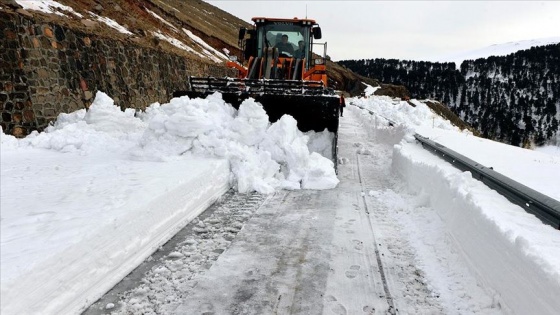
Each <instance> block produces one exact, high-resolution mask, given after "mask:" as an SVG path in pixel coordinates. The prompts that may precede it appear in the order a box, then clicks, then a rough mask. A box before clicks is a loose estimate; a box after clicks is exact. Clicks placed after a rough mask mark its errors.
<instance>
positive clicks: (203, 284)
mask: <svg viewBox="0 0 560 315" xmlns="http://www.w3.org/2000/svg"><path fill="white" fill-rule="evenodd" d="M345 112H346V113H345V114H346V116H345V117H343V118H341V126H340V132H339V159H340V160H341V162H342V163H341V164H339V179H340V184H339V185H338V187H337V188H336V189H333V190H323V191H312V190H299V191H278V192H276V193H274V194H272V195H268V196H263V195H256V194H255V195H237V194H230V196H229V197H227V198H230V199H231V198H233V199H236V200H237V205H236V206H232V205H230V204H229V201H228V200H224V202H223V203H221V204H218V205H217V206H215V207H213V208H212V209H209V210H208V211H207V213H205V214H204V215H203V216H201V218H199V220H197V221H196V222H193V223H191V224H189V226H188V227H187V228H186V229H185V230H184V231H182V235H181V236H179V238H178V239H177V238H175V239H174V240H173V241H172V242H171V243H170V244H168V245H166V248H164V249H162V251H161V253H159V254H155V255H154V256H152V258H151V259H149V261H147V262H145V263H144V264H143V266H141V267H139V269H138V270H137V271H135V272H134V273H133V274H131V275H130V276H129V277H127V279H125V280H124V281H123V283H121V284H119V285H118V286H117V287H115V289H113V290H112V291H111V292H109V293H108V294H107V295H106V296H105V297H103V298H102V299H101V300H100V301H98V302H97V303H95V304H94V305H92V307H90V309H88V310H87V311H86V312H85V314H108V313H113V314H415V313H422V314H426V313H428V314H441V313H454V312H452V311H451V312H450V308H449V307H447V308H445V307H444V305H442V300H444V299H445V297H444V296H442V297H440V293H439V292H441V291H445V289H444V288H442V287H441V285H440V286H439V287H438V284H436V283H430V280H429V279H427V277H426V276H425V272H424V271H423V270H421V268H419V267H418V266H417V265H418V253H417V249H416V248H415V247H413V246H412V245H411V244H410V243H409V241H408V239H410V238H409V237H407V235H405V234H406V231H404V230H403V227H402V226H401V225H400V224H399V222H398V220H397V219H396V217H395V216H394V215H392V214H391V213H392V212H394V209H391V208H390V204H387V203H383V202H377V201H376V198H375V196H376V194H378V192H380V191H393V190H395V191H398V186H399V179H398V178H394V175H393V174H392V173H391V154H392V146H393V145H394V144H395V143H397V142H398V141H399V140H400V139H401V138H402V131H400V130H399V129H398V128H393V129H382V130H381V129H375V128H369V127H367V126H363V125H361V124H360V120H359V119H358V117H357V115H359V114H358V111H354V110H352V109H351V108H350V109H349V110H347V111H345ZM227 198H226V199H227ZM403 200H405V201H406V200H408V199H406V198H405V199H403ZM449 268H450V271H449V272H450V273H457V276H456V277H455V278H453V279H452V280H450V281H451V282H456V283H459V284H461V283H467V282H469V283H470V282H474V283H476V281H475V280H474V279H473V278H472V277H471V279H466V280H465V279H464V278H468V277H470V276H469V275H468V273H465V272H462V273H461V272H456V271H454V269H453V268H454V267H449ZM463 287H465V288H468V285H464V286H463ZM444 294H447V295H452V294H453V292H447V293H445V292H444ZM457 294H458V295H459V297H456V298H452V299H451V300H454V299H459V300H461V299H462V300H463V301H462V302H461V301H459V302H460V303H459V306H458V307H457V309H461V308H462V309H463V311H466V313H484V314H499V309H496V308H495V307H494V306H492V305H490V306H489V307H488V308H486V309H480V308H479V307H478V306H476V305H477V303H474V304H475V306H472V307H471V308H470V309H469V307H468V306H467V307H465V306H464V305H465V304H469V303H471V302H472V299H473V298H476V297H478V296H481V295H480V294H478V295H477V294H472V295H469V294H467V293H465V292H463V291H461V290H459V291H458V292H457ZM481 298H482V299H488V297H487V296H484V294H482V297H481ZM447 300H450V299H449V298H448V299H447ZM453 303H457V302H456V301H455V302H453V301H452V302H451V304H453ZM448 304H449V303H448ZM471 304H472V303H471ZM479 304H480V303H479ZM469 305H470V304H469ZM458 313H461V311H458Z"/></svg>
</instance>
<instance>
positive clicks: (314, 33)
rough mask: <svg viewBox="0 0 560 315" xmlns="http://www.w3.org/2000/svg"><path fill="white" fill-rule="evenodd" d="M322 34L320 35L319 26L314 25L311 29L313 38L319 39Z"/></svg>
mask: <svg viewBox="0 0 560 315" xmlns="http://www.w3.org/2000/svg"><path fill="white" fill-rule="evenodd" d="M321 37H322V35H321V28H320V27H315V28H314V29H313V38H314V39H321Z"/></svg>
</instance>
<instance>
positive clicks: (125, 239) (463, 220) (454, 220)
mask: <svg viewBox="0 0 560 315" xmlns="http://www.w3.org/2000/svg"><path fill="white" fill-rule="evenodd" d="M414 102H415V104H416V105H417V106H416V107H412V106H410V105H408V104H407V103H406V102H401V101H397V100H392V99H390V98H388V97H375V96H372V97H368V98H366V99H364V98H360V99H349V100H347V103H348V104H354V105H359V106H361V107H364V108H367V109H369V110H370V111H373V112H375V113H376V115H371V114H370V113H369V112H368V111H365V110H361V109H358V108H357V107H353V106H350V108H348V110H349V111H351V116H352V117H353V118H347V117H346V116H348V115H345V117H343V118H341V133H342V132H343V130H346V131H345V132H347V134H345V137H347V140H346V141H349V143H355V144H356V147H355V150H356V152H358V153H359V154H360V155H361V156H364V157H367V156H374V154H373V153H374V151H375V150H374V149H375V148H374V147H369V146H368V145H367V144H366V145H364V144H360V143H365V142H368V141H369V142H372V143H373V142H375V141H376V139H385V140H384V141H386V138H387V134H390V135H391V137H393V138H392V139H391V141H392V143H397V145H395V146H394V147H392V148H391V147H389V149H387V150H388V153H387V154H385V155H378V156H376V158H375V159H374V158H369V159H367V158H364V160H363V161H366V162H367V163H372V164H371V165H378V166H379V165H381V166H382V168H383V169H387V172H388V173H387V174H389V173H391V172H393V174H397V175H398V176H399V178H400V180H399V182H398V183H393V184H392V185H391V186H390V187H378V188H376V189H370V188H368V187H365V186H364V189H365V190H364V191H363V195H364V197H365V198H368V200H369V202H371V203H375V204H379V205H382V206H383V207H384V208H385V209H386V212H387V216H388V218H391V220H394V222H393V223H391V224H394V226H398V228H397V229H398V230H399V231H402V232H399V233H402V235H400V236H402V237H405V238H406V242H408V243H409V244H410V247H411V249H410V251H411V254H409V256H410V257H412V258H410V259H412V260H414V261H415V263H416V264H417V268H418V269H419V270H420V271H421V272H422V273H424V274H425V279H426V281H428V284H427V286H428V288H429V289H430V290H431V292H432V293H433V295H432V293H430V294H429V296H431V297H433V296H436V293H438V294H439V295H441V296H442V301H439V302H438V303H439V304H441V305H442V306H441V307H442V309H443V310H445V313H450V314H459V313H464V312H466V313H480V314H489V313H496V312H502V311H504V312H506V313H507V312H513V313H518V314H526V313H535V314H536V313H538V314H554V313H555V311H556V310H557V309H560V300H558V299H557V296H560V235H559V234H560V233H558V231H557V230H554V229H553V228H551V227H549V226H545V225H543V224H542V223H540V221H538V220H537V219H536V218H535V217H534V216H532V215H529V214H526V213H525V212H524V211H523V210H522V209H521V208H519V207H517V206H514V205H512V204H511V203H509V202H508V201H507V200H505V199H504V198H503V197H501V196H500V195H498V194H497V193H495V192H494V191H492V190H490V189H488V188H486V187H485V186H484V185H482V184H480V183H479V182H478V181H476V180H474V179H472V178H471V176H470V174H469V173H464V172H460V171H458V170H455V169H454V168H452V167H451V166H449V165H448V164H447V163H445V162H443V161H442V160H440V159H439V158H437V157H435V156H433V155H431V154H430V153H429V152H427V151H424V150H422V149H421V147H420V146H419V145H418V144H416V143H415V141H414V140H413V137H412V134H413V133H414V132H419V133H421V134H423V135H424V136H428V137H430V138H432V139H434V140H435V141H438V142H440V143H442V144H443V145H445V146H448V147H450V148H451V149H454V150H457V151H459V152H460V153H462V154H464V155H467V156H469V157H471V158H472V159H474V160H476V161H478V162H480V163H482V164H485V165H487V166H493V167H494V169H495V170H496V171H498V172H501V173H503V174H504V175H506V176H509V177H511V178H513V179H515V180H518V181H520V182H522V183H523V184H525V185H527V186H529V187H532V188H534V189H536V190H538V191H541V192H543V193H545V194H547V195H549V196H550V197H552V198H555V199H556V200H560V191H559V188H558V187H559V186H558V185H557V178H559V176H560V157H559V156H554V155H549V154H545V153H542V152H535V151H529V150H524V149H520V148H513V147H509V146H505V145H502V144H499V143H495V142H492V141H487V140H482V139H479V138H476V137H474V136H472V135H470V134H468V133H464V132H461V131H459V130H457V129H456V128H455V127H453V126H451V124H450V123H449V122H448V121H445V120H443V119H441V118H440V117H438V116H436V115H434V114H433V113H432V112H431V111H430V110H429V109H428V107H426V106H425V105H424V104H422V103H421V102H418V101H414ZM346 119H348V120H347V121H345V120H346ZM351 119H354V120H351ZM386 119H390V120H391V121H394V122H397V123H398V124H399V127H397V128H400V129H399V130H401V131H400V132H398V133H396V134H395V133H391V132H389V131H388V130H390V128H394V127H388V124H387V123H386V122H387V121H386ZM356 120H357V121H359V122H360V124H358V125H356V122H355V121H356ZM346 123H348V124H349V125H348V126H351V128H350V127H347V128H346V129H344V128H342V127H343V126H345V124H346ZM352 128H354V129H355V128H364V129H367V130H368V133H367V134H368V135H370V136H371V139H364V138H363V133H361V134H360V133H358V132H356V133H353V132H352V131H351V130H352ZM1 136H2V138H1V222H0V224H1V252H2V255H1V277H0V278H1V290H2V291H1V294H2V299H1V301H2V302H1V303H2V304H1V311H2V314H4V313H5V314H63V313H64V314H66V313H68V314H75V313H79V312H80V311H82V310H83V309H84V308H85V307H87V306H88V305H89V304H91V303H93V302H94V301H95V300H97V299H98V298H99V297H100V296H101V295H102V294H103V293H104V292H106V291H107V290H108V289H110V288H111V287H112V286H113V285H114V284H115V283H116V282H118V281H119V280H120V279H121V278H122V277H124V276H125V275H126V274H127V273H128V272H130V271H131V270H132V269H134V268H135V267H136V265H137V264H138V263H139V262H140V261H141V260H142V259H145V258H147V257H149V256H150V255H151V254H152V252H153V251H154V250H156V249H157V248H158V247H159V246H161V245H162V244H163V243H164V242H165V241H166V240H167V239H169V237H171V236H172V235H173V233H174V232H175V231H177V230H178V229H179V228H181V227H182V226H184V225H185V224H187V223H188V222H189V221H190V220H192V219H193V218H194V217H195V216H196V215H197V214H198V213H200V211H202V210H203V209H204V208H205V207H206V206H207V205H208V204H209V203H211V202H213V201H214V200H216V198H217V197H218V196H219V195H221V194H222V193H223V192H224V191H225V190H226V189H228V188H229V187H233V188H234V189H235V190H237V191H239V192H250V191H257V192H261V193H268V194H270V193H273V192H275V191H279V190H281V189H289V190H300V189H334V190H333V192H336V191H337V190H338V189H340V188H339V187H338V186H337V185H338V184H339V178H337V177H336V175H335V174H334V169H333V164H332V162H330V161H329V160H328V159H326V158H324V157H322V156H321V155H319V154H317V153H310V152H311V151H310V148H311V149H312V151H316V152H323V151H325V148H326V147H327V146H328V145H329V143H330V137H331V136H332V135H329V134H328V133H327V132H325V133H317V134H315V133H310V134H307V135H304V134H302V133H301V132H299V131H298V130H297V129H296V125H295V121H294V120H293V119H292V118H291V117H287V116H286V117H284V118H282V119H281V120H280V121H278V122H277V123H275V124H272V125H270V124H269V123H268V119H267V117H266V115H265V113H264V111H263V110H262V108H261V107H260V106H259V105H258V104H257V103H255V102H254V101H251V100H248V101H246V102H245V103H244V104H243V105H242V106H241V108H240V110H239V111H236V110H235V109H233V108H232V107H230V106H229V105H227V104H225V103H224V102H223V101H222V100H221V98H220V96H219V94H216V95H213V96H210V97H208V99H206V100H201V99H196V100H189V99H188V98H187V97H183V98H179V99H173V100H171V101H170V103H168V104H153V105H152V106H150V107H149V108H148V109H147V110H146V112H142V113H140V112H138V113H135V112H134V111H132V110H127V111H125V112H121V111H120V109H119V108H118V107H116V106H114V105H113V102H112V100H111V99H110V98H109V97H108V96H107V95H104V94H103V93H98V94H97V95H96V99H95V102H94V104H93V105H92V107H91V108H90V110H89V111H88V112H85V111H83V110H82V111H78V112H75V113H72V114H62V115H60V116H59V118H58V120H57V122H56V124H55V125H54V126H52V127H50V128H48V130H46V131H45V132H43V133H41V134H32V135H30V136H28V137H27V138H25V139H19V140H18V139H15V138H13V137H11V136H7V135H4V134H3V133H2V135H1ZM341 137H342V135H341ZM391 145H392V144H391ZM391 150H392V153H391ZM347 162H348V161H346V160H344V156H341V165H340V167H341V168H343V167H344V166H345V165H347V164H348V163H347ZM382 162H383V163H384V164H380V163H382ZM364 163H365V162H364ZM390 165H392V168H391V166H390ZM341 171H342V169H341ZM348 174H351V173H348ZM342 184H343V183H342ZM292 219H293V218H292ZM352 220H354V219H352ZM289 222H292V221H289ZM248 224H249V225H248V226H251V224H253V225H254V224H255V222H253V223H248ZM379 229H380V230H381V231H384V233H385V234H386V235H389V236H392V235H393V234H392V233H396V232H390V231H392V230H393V229H394V227H393V228H391V229H388V228H387V229H384V228H383V226H379ZM248 231H251V230H250V229H248ZM245 232H247V231H245ZM244 237H248V236H247V235H245V236H244ZM380 238H381V239H383V237H382V236H380ZM395 242H396V243H397V242H399V241H398V240H396V241H395ZM232 251H233V252H235V251H234V250H232ZM336 253H337V252H332V253H331V256H330V258H331V259H335V260H336V259H343V257H338V258H337V256H336ZM344 253H345V252H344V251H341V252H338V255H343V254H344ZM389 254H390V253H389V252H387V255H389ZM333 255H334V256H333ZM395 257H397V256H395ZM395 259H396V258H393V260H394V262H395V263H397V264H398V263H399V261H396V260H395ZM457 261H463V264H464V270H463V269H461V270H460V269H458V268H459V267H454V266H455V265H460V264H459V263H458V262H457ZM324 263H328V261H325V262H324ZM407 264H408V262H407ZM446 264H449V266H447V267H446V266H445V265H446ZM222 266H223V265H222ZM215 270H220V269H219V268H217V269H215ZM226 270H227V268H226ZM352 272H356V273H357V272H358V271H357V270H355V269H351V270H350V273H351V274H352ZM389 274H391V271H389ZM465 274H471V275H472V279H474V280H473V281H471V282H469V283H470V284H467V282H465V281H466V280H461V278H463V277H464V276H465ZM346 278H353V277H346ZM402 280H403V279H399V278H398V275H396V274H395V275H393V278H392V281H393V282H399V281H402ZM469 281H470V280H469ZM329 283H330V284H329ZM453 283H456V284H453ZM326 285H327V286H328V287H329V288H330V289H328V290H331V291H332V290H336V289H334V287H332V285H333V283H332V282H328V283H327V284H326ZM403 287H405V285H402V284H401V285H399V284H395V285H394V286H393V288H395V289H399V288H403ZM475 287H479V289H476V290H480V293H469V292H474V291H473V290H474V288H475ZM469 288H471V289H472V290H471V289H469ZM201 292H202V291H201ZM477 292H478V291H477ZM455 293H457V295H455ZM393 295H394V296H395V299H396V301H397V302H400V303H401V304H402V305H405V306H406V303H405V302H406V301H407V299H410V298H411V297H406V294H404V293H402V292H395V293H394V294H393ZM439 295H438V296H439ZM347 297H348V298H350V296H347ZM399 299H400V300H399ZM327 302H328V303H334V302H335V301H334V300H332V299H331V300H329V301H327ZM327 302H325V303H327ZM430 303H431V302H430ZM430 303H428V304H427V305H428V306H426V308H424V309H422V308H420V309H416V311H420V312H422V311H427V310H432V311H433V309H437V308H438V307H439V306H437V304H438V303H435V302H434V303H435V304H433V305H432V304H430ZM434 305H436V306H434ZM339 306H340V305H338V304H336V303H334V304H333V309H334V310H339V311H340V310H341V308H340V307H339ZM182 307H183V308H184V307H185V306H182ZM364 307H365V306H364ZM368 307H369V306H368ZM404 309H407V308H406V307H404V308H403V310H404ZM325 310H326V309H325ZM363 310H366V308H363ZM367 310H371V308H368V309H367ZM409 310H410V313H412V312H413V310H412V309H409Z"/></svg>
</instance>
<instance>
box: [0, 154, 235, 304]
mask: <svg viewBox="0 0 560 315" xmlns="http://www.w3.org/2000/svg"><path fill="white" fill-rule="evenodd" d="M2 145H4V143H2ZM2 149H3V150H4V148H2ZM1 158H2V181H3V183H4V181H5V183H9V185H2V187H1V211H2V222H1V239H2V255H1V273H2V275H1V277H2V284H1V295H2V299H1V310H2V314H4V313H5V314H77V313H79V312H80V311H82V310H83V309H84V308H85V307H87V306H89V304H90V303H92V302H94V301H95V300H96V299H97V298H99V297H101V296H102V295H103V294H104V293H105V292H106V291H107V290H109V289H110V288H111V287H113V286H114V285H115V284H116V283H118V282H119V281H120V280H121V279H122V278H123V277H124V276H126V275H127V274H128V273H129V272H130V271H132V270H133V269H134V268H135V267H136V266H137V265H138V264H139V263H140V262H142V261H143V260H144V259H146V258H147V257H149V255H151V254H152V253H153V252H154V251H155V250H156V249H157V248H158V247H159V246H161V245H163V244H164V243H165V242H166V241H167V240H169V239H170V238H171V237H172V236H173V235H174V234H175V233H176V232H177V231H178V230H179V229H180V228H182V227H183V226H184V225H186V224H187V223H188V222H189V221H190V220H192V219H193V218H195V217H196V216H197V215H198V214H200V213H201V212H202V211H203V210H205V209H206V208H207V207H208V206H209V205H210V204H212V203H213V202H214V201H215V200H216V199H217V198H218V197H219V196H221V195H222V194H223V193H224V192H225V191H227V190H228V189H229V186H230V185H229V170H228V163H227V162H226V161H223V160H209V159H203V160H201V159H194V158H189V159H183V160H177V161H170V162H166V163H161V162H146V161H145V162H135V161H130V160H123V159H115V158H111V157H110V156H107V155H86V156H81V155H79V154H77V153H61V152H56V151H46V150H41V149H33V148H27V149H26V148H22V149H19V150H18V151H17V152H12V153H4V152H2V157H1ZM185 178H186V180H185Z"/></svg>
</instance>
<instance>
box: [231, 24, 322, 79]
mask: <svg viewBox="0 0 560 315" xmlns="http://www.w3.org/2000/svg"><path fill="white" fill-rule="evenodd" d="M252 20H253V22H254V23H255V27H254V29H253V30H248V31H246V30H244V29H242V30H240V33H239V39H240V41H242V40H243V37H244V36H245V34H246V33H247V34H249V38H248V39H247V40H245V45H244V52H245V53H244V56H245V59H246V60H247V59H249V58H250V57H264V55H265V54H266V52H267V51H268V49H269V48H274V47H282V46H283V45H289V46H291V49H284V50H279V57H280V58H295V59H304V60H305V70H307V69H309V68H310V67H311V61H312V59H313V58H312V52H313V39H320V38H321V28H320V27H319V25H318V24H317V23H316V22H315V20H311V19H298V18H293V19H276V18H264V17H254V18H253V19H252ZM286 36H287V39H288V40H287V43H283V42H282V37H284V38H285V37H286ZM300 43H301V44H300ZM284 47H285V46H284ZM296 54H297V55H296Z"/></svg>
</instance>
